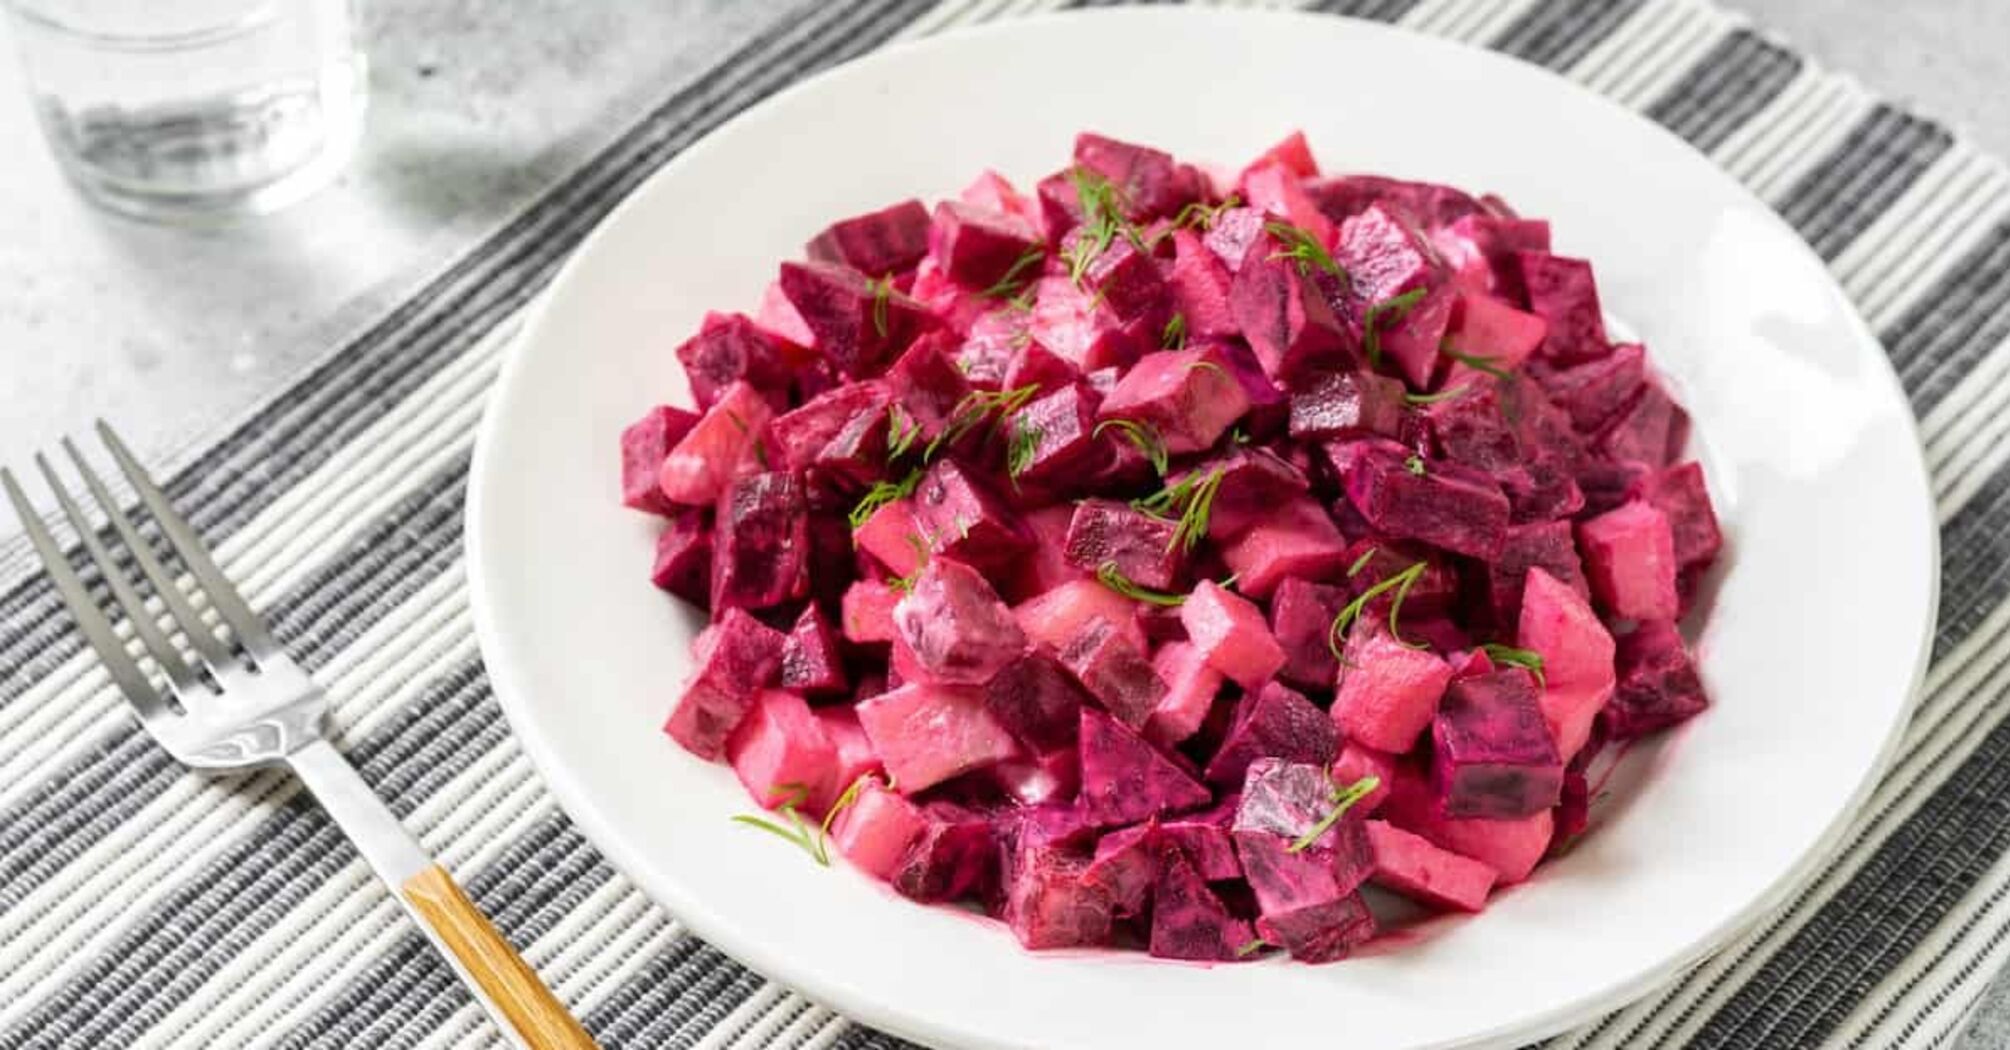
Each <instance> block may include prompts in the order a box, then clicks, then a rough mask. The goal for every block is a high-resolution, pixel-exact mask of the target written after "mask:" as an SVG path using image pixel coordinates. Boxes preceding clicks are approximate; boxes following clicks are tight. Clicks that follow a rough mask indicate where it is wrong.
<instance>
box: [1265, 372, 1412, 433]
mask: <svg viewBox="0 0 2010 1050" xmlns="http://www.w3.org/2000/svg"><path fill="white" fill-rule="evenodd" d="M1404 393H1405V390H1404V389H1403V381H1402V380H1400V379H1396V378H1393V377H1390V376H1385V375H1377V374H1376V373H1374V372H1317V373H1314V374H1312V375H1308V376H1306V377H1304V378H1303V379H1301V380H1299V381H1298V382H1297V383H1295V384H1294V385H1293V386H1292V389H1291V436H1292V437H1294V438H1298V439H1300V440H1320V439H1325V438H1341V437H1362V436H1369V435H1373V436H1379V437H1387V438H1393V437H1396V436H1398V435H1399V434H1400V433H1401V430H1400V427H1401V425H1402V422H1403V414H1404V411H1405V406H1404V402H1403V395H1404Z"/></svg>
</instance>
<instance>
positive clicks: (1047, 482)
mask: <svg viewBox="0 0 2010 1050" xmlns="http://www.w3.org/2000/svg"><path fill="white" fill-rule="evenodd" d="M1101 403H1102V398H1101V397H1098V396H1097V395H1096V392H1095V391H1093V390H1090V389H1089V387H1088V385H1087V384H1085V383H1069V384H1068V385H1066V386H1063V387H1061V388H1060V389H1058V390H1055V391H1054V392H1053V393H1050V394H1047V395H1045V396H1044V397H1040V398H1037V399H1035V400H1034V401H1032V402H1030V403H1029V404H1027V406H1026V407H1025V408H1022V409H1020V410H1019V411H1018V412H1017V413H1015V414H1014V415H1013V417H1012V422H1011V423H1010V424H1008V425H1009V426H1011V427H1012V428H1013V429H1012V442H1013V445H1012V447H1013V449H1015V450H1018V449H1024V451H1023V452H1018V451H1015V452H1014V453H1013V454H1012V455H1011V456H1009V457H1008V459H1007V463H1008V466H1009V467H1010V468H1011V469H1012V471H1013V473H1012V478H1013V480H1015V481H1016V482H1018V483H1019V484H1020V485H1024V486H1029V487H1030V486H1048V487H1056V488H1058V487H1063V486H1066V485H1068V484H1069V483H1071V482H1073V481H1075V480H1076V479H1078V478H1080V477H1081V476H1082V474H1083V473H1085V472H1093V471H1094V470H1095V469H1096V468H1098V467H1101V466H1102V465H1103V464H1104V463H1105V462H1107V460H1108V458H1109V456H1110V452H1109V449H1108V446H1106V445H1104V444H1102V443H1101V442H1099V441H1097V440H1096V437H1095V432H1096V408H1097V406H1098V405H1100V404H1101Z"/></svg>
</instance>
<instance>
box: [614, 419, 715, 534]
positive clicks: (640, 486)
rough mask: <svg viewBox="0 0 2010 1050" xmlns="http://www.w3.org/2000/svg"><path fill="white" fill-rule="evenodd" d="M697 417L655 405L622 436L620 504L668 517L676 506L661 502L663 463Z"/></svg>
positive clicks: (624, 431) (689, 429)
mask: <svg viewBox="0 0 2010 1050" xmlns="http://www.w3.org/2000/svg"><path fill="white" fill-rule="evenodd" d="M697 423H698V417H697V416H696V415H693V414H692V413H690V412H686V411H684V410H683V409H681V408H672V407H670V406H669V405H658V406H656V407H655V408H652V409H650V410H649V411H648V412H646V413H643V416H642V418H641V419H638V420H636V421H635V422H633V423H631V424H629V425H628V428H627V429H625V430H623V431H622V432H621V502H622V503H623V504H624V505H626V506H630V507H633V508H635V509H636V510H646V511H648V512H650V513H652V514H662V515H666V516H667V515H669V514H672V513H674V512H675V511H676V509H677V505H676V504H674V503H671V502H670V501H669V500H668V499H666V498H664V496H663V490H662V489H661V488H659V487H658V486H657V481H656V479H657V475H659V474H660V473H661V472H662V470H663V460H664V459H665V458H666V457H668V456H669V455H670V450H671V449H672V448H674V447H675V446H676V444H677V442H679V441H681V440H683V438H684V435H685V434H688V433H690V432H691V428H692V427H693V426H695V425H697Z"/></svg>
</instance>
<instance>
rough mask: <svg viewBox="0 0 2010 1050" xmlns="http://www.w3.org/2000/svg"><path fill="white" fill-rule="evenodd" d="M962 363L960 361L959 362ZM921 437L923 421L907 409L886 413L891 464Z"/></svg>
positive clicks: (888, 455)
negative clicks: (910, 413)
mask: <svg viewBox="0 0 2010 1050" xmlns="http://www.w3.org/2000/svg"><path fill="white" fill-rule="evenodd" d="M958 363H959V364H960V363H961V362H960V361H959V362H958ZM920 437H921V420H918V419H916V418H914V417H913V416H912V415H909V414H908V411H907V409H905V408H902V407H901V406H899V405H894V406H893V407H892V408H889V409H887V412H886V459H887V462H889V463H891V462H893V461H894V460H896V459H899V458H900V457H902V456H905V455H907V453H908V451H909V450H910V449H912V448H914V442H915V441H916V439H918V438H920Z"/></svg>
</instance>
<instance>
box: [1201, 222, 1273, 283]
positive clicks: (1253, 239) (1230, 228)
mask: <svg viewBox="0 0 2010 1050" xmlns="http://www.w3.org/2000/svg"><path fill="white" fill-rule="evenodd" d="M1268 222H1270V219H1269V218H1268V217H1267V216H1265V215H1264V214H1263V212H1262V211H1260V210H1258V209H1256V208H1227V209H1224V210H1223V211H1222V212H1221V214H1219V215H1217V216H1215V219H1214V225H1213V226H1210V227H1208V231H1207V236H1205V237H1203V238H1201V246H1202V247H1205V248H1206V249H1207V250H1208V251H1210V252H1212V253H1213V254H1214V257H1215V258H1217V259H1220V260H1221V264H1222V265H1223V266H1225V267H1227V268H1228V272H1229V273H1231V274H1234V273H1237V272H1239V271H1240V270H1241V269H1242V263H1243V260H1245V259H1247V258H1248V257H1249V253H1250V252H1251V251H1253V250H1256V249H1257V247H1258V245H1259V244H1260V243H1261V242H1262V241H1263V239H1264V229H1263V227H1264V225H1265V224H1266V223H1268Z"/></svg>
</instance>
